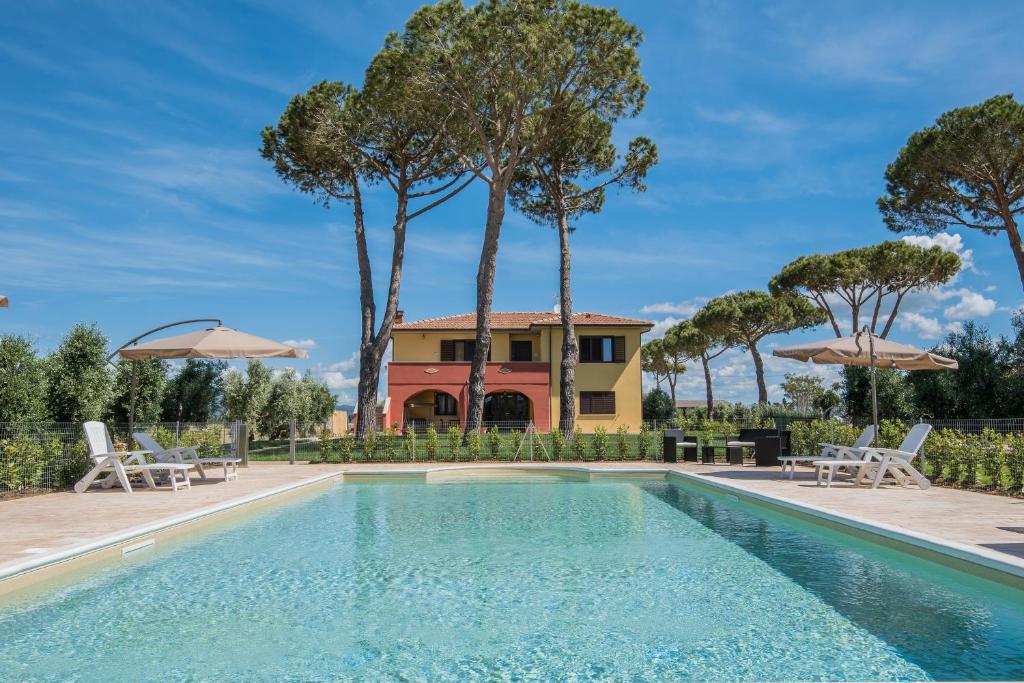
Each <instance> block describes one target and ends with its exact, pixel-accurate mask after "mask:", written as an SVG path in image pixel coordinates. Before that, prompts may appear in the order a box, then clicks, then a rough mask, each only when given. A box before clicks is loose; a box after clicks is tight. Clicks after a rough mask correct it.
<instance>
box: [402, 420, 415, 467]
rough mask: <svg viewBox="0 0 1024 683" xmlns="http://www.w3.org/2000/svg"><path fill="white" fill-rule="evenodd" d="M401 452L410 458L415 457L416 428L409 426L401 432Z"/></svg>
mask: <svg viewBox="0 0 1024 683" xmlns="http://www.w3.org/2000/svg"><path fill="white" fill-rule="evenodd" d="M402 437H403V438H402V453H403V454H405V456H406V457H407V458H409V459H410V460H415V459H416V440H417V438H416V430H415V429H413V428H412V427H409V428H407V429H406V430H405V432H403V433H402Z"/></svg>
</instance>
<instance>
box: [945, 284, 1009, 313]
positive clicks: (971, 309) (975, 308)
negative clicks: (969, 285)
mask: <svg viewBox="0 0 1024 683" xmlns="http://www.w3.org/2000/svg"><path fill="white" fill-rule="evenodd" d="M957 293H958V294H959V296H960V301H958V302H957V303H955V304H953V305H952V306H948V307H946V308H945V309H944V310H943V311H942V313H943V315H945V316H946V318H948V319H949V320H971V319H972V318H984V317H986V316H989V315H992V312H993V311H995V310H996V302H995V301H993V300H992V299H986V298H985V297H983V296H982V295H981V294H978V293H977V292H972V291H970V290H968V289H961V290H959V291H958V292H957Z"/></svg>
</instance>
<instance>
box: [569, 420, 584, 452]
mask: <svg viewBox="0 0 1024 683" xmlns="http://www.w3.org/2000/svg"><path fill="white" fill-rule="evenodd" d="M570 447H571V448H572V455H573V458H575V459H576V460H586V459H587V441H586V439H585V438H584V436H583V431H582V430H581V429H580V428H579V427H577V428H576V433H575V434H573V435H572V443H571V444H570Z"/></svg>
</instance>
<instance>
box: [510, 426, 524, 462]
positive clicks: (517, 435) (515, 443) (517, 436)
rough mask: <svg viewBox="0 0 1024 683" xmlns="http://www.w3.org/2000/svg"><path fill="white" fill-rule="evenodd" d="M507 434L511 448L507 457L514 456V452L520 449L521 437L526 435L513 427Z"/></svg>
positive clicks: (521, 445) (521, 444)
mask: <svg viewBox="0 0 1024 683" xmlns="http://www.w3.org/2000/svg"><path fill="white" fill-rule="evenodd" d="M508 436H509V448H510V449H511V450H510V451H509V454H508V455H509V458H512V457H514V456H515V454H516V453H519V451H520V450H521V449H522V447H523V439H524V438H525V437H526V435H525V434H524V433H523V432H522V431H521V430H518V429H513V430H512V431H511V432H509V435H508Z"/></svg>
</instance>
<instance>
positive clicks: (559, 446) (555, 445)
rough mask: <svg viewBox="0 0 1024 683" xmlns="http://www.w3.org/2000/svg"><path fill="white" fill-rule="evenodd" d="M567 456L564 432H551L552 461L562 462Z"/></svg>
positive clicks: (557, 430) (558, 430)
mask: <svg viewBox="0 0 1024 683" xmlns="http://www.w3.org/2000/svg"><path fill="white" fill-rule="evenodd" d="M564 455H565V435H564V434H562V430H560V429H556V430H554V431H553V432H551V459H552V460H561V459H562V457H563V456H564Z"/></svg>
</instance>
